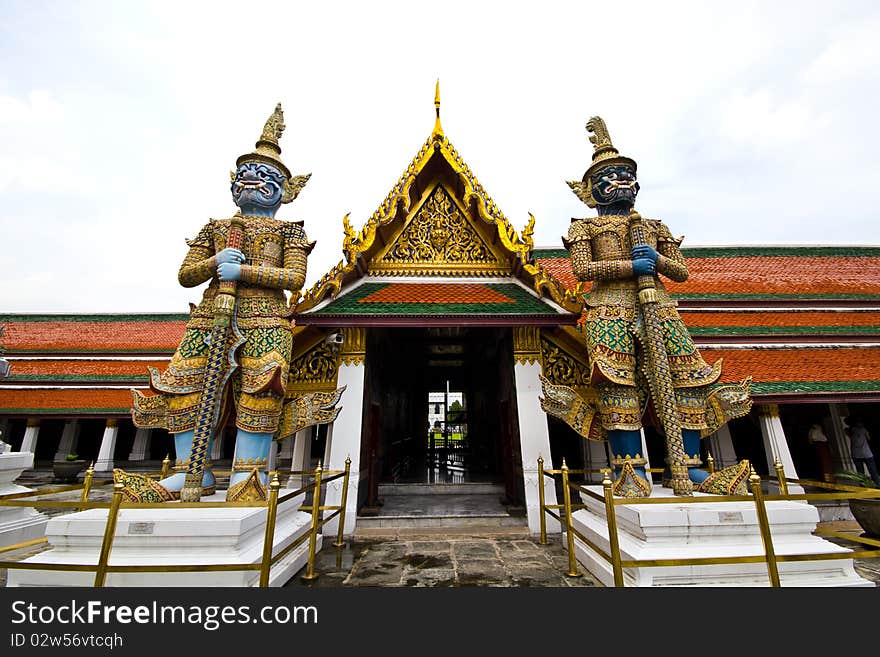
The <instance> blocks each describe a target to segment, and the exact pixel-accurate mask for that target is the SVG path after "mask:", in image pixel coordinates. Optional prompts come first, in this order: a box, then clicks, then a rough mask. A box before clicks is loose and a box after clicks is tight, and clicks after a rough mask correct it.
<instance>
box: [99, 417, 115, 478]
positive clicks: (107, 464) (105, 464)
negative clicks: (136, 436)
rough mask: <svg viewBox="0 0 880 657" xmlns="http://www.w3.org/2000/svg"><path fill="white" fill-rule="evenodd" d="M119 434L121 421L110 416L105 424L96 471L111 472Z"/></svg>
mask: <svg viewBox="0 0 880 657" xmlns="http://www.w3.org/2000/svg"><path fill="white" fill-rule="evenodd" d="M118 435H119V422H117V421H116V420H114V419H112V418H110V419H108V420H107V424H106V425H105V426H104V437H103V438H101V449H100V450H98V460H97V461H95V472H110V471H111V470H112V469H113V452H114V451H115V450H116V438H117V436H118Z"/></svg>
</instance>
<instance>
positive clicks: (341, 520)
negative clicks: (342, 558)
mask: <svg viewBox="0 0 880 657" xmlns="http://www.w3.org/2000/svg"><path fill="white" fill-rule="evenodd" d="M350 473H351V457H350V456H346V457H345V476H344V477H343V478H342V501H341V502H340V506H341V507H342V508H341V509H340V510H339V531H338V532H337V533H336V542H335V543H334V544H333V545H334V547H342V546H343V545H345V541H343V540H342V536H343V535H344V533H345V506H346V504H348V476H349V474H350Z"/></svg>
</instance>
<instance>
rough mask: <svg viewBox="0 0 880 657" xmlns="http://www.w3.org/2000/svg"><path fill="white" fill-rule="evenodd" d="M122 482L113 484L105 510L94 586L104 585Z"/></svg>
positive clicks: (117, 515) (117, 514)
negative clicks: (104, 523)
mask: <svg viewBox="0 0 880 657" xmlns="http://www.w3.org/2000/svg"><path fill="white" fill-rule="evenodd" d="M122 488H123V486H122V484H120V483H116V484H113V500H112V501H111V502H110V510H109V511H108V512H107V526H106V527H105V528H104V541H103V542H102V543H101V554H100V556H99V557H98V569H97V570H96V571H95V587H98V588H99V587H102V586H104V581H105V580H106V579H107V562H108V561H110V550H111V549H113V535H114V534H116V520H117V518H118V517H119V505H120V504H122Z"/></svg>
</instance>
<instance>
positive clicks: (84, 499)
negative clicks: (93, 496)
mask: <svg viewBox="0 0 880 657" xmlns="http://www.w3.org/2000/svg"><path fill="white" fill-rule="evenodd" d="M94 476H95V462H94V461H92V463H91V465H89V469H88V470H86V476H85V479H83V489H82V495H80V497H79V501H80V503H81V504H82V506H81V507H79V510H80V511H85V510H86V508H87V505H88V503H89V494H90V493H91V492H92V478H93V477H94Z"/></svg>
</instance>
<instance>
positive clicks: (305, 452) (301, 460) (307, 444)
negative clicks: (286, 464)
mask: <svg viewBox="0 0 880 657" xmlns="http://www.w3.org/2000/svg"><path fill="white" fill-rule="evenodd" d="M313 431H314V427H308V428H306V429H300V430H299V431H297V432H296V435H295V436H294V437H293V438H292V439H291V438H289V439H288V440H290V444H291V445H292V454H291V457H290V469H291V470H298V471H305V470H308V469H309V468H310V467H311V464H312V433H313ZM302 485H303V476H302V475H290V479H288V480H287V487H288V488H292V489H294V490H296V489H297V488H299V487H300V486H302Z"/></svg>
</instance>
